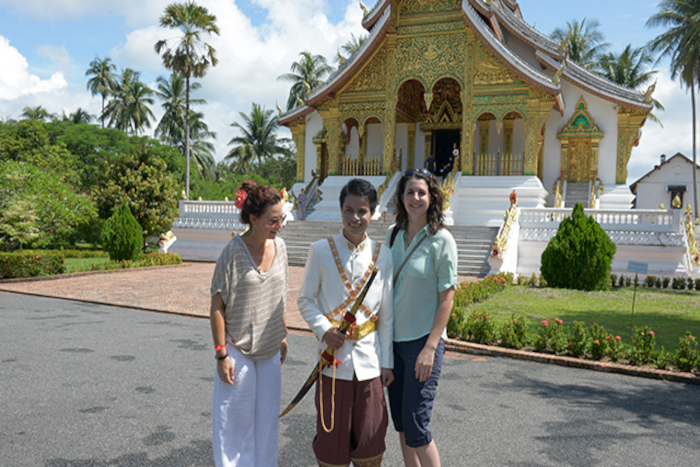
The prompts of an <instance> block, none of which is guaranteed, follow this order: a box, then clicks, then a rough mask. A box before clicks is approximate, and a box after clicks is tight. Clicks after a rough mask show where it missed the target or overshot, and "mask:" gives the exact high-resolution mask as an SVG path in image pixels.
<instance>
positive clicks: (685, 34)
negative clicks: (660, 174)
mask: <svg viewBox="0 0 700 467" xmlns="http://www.w3.org/2000/svg"><path fill="white" fill-rule="evenodd" d="M659 10H660V11H659V12H658V13H656V14H655V15H653V16H651V18H649V19H648V20H647V26H648V27H656V26H664V27H667V28H668V30H667V31H666V32H664V33H662V34H661V35H659V36H658V37H656V38H655V39H654V40H652V41H651V42H650V43H649V49H650V50H652V51H653V52H661V55H660V57H659V60H660V59H661V58H663V57H671V77H672V78H673V79H675V78H676V77H677V76H680V78H681V86H686V87H688V88H689V89H690V103H691V109H692V112H693V116H692V119H693V168H694V170H693V193H694V199H693V201H694V203H695V204H694V209H695V212H694V214H695V217H696V218H697V217H698V180H697V121H696V109H695V86H696V85H700V0H663V1H661V2H660V3H659Z"/></svg>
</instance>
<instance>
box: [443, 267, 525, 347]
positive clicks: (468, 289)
mask: <svg viewBox="0 0 700 467" xmlns="http://www.w3.org/2000/svg"><path fill="white" fill-rule="evenodd" d="M512 283H513V274H512V273H499V274H494V275H492V276H489V277H487V278H486V279H484V280H481V281H478V282H462V283H461V284H459V285H458V286H457V290H456V291H455V299H454V304H453V305H452V313H451V315H450V320H449V321H448V323H447V334H448V335H451V336H462V335H463V334H464V332H463V331H464V326H465V324H466V323H465V316H464V309H465V308H466V307H467V306H469V305H471V304H474V303H479V302H483V301H484V300H486V299H487V298H489V297H490V296H492V295H493V294H495V293H498V292H500V291H501V290H505V289H506V287H508V286H509V285H511V284H512Z"/></svg>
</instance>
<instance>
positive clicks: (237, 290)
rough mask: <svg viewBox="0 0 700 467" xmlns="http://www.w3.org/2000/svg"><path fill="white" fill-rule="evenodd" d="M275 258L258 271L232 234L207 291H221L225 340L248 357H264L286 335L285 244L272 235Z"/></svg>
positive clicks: (246, 248) (213, 292) (256, 358)
mask: <svg viewBox="0 0 700 467" xmlns="http://www.w3.org/2000/svg"><path fill="white" fill-rule="evenodd" d="M275 249H276V252H275V258H274V259H273V260H272V266H271V267H270V270H269V271H267V272H260V271H259V270H258V268H257V266H256V265H255V263H254V262H253V258H252V257H251V256H250V252H249V251H248V247H246V245H245V243H244V242H243V239H242V238H240V237H239V236H235V237H233V238H232V239H231V241H230V242H229V243H228V244H227V245H226V247H224V251H222V252H221V255H220V256H219V259H218V260H217V261H216V268H215V269H214V277H213V278H212V280H211V295H212V296H214V295H216V294H217V293H218V292H221V297H222V298H223V299H224V303H226V310H225V320H226V340H227V342H228V343H229V344H231V345H233V346H234V347H236V349H238V350H239V351H240V352H241V353H242V354H243V355H246V356H247V357H249V358H250V359H251V360H265V359H267V358H270V357H272V356H274V355H275V354H276V353H277V352H278V351H279V350H280V344H281V343H282V340H283V339H284V338H285V336H286V335H287V330H286V328H285V326H284V310H285V303H286V299H287V297H286V294H287V248H286V246H285V244H284V240H282V239H281V238H280V237H277V238H276V239H275Z"/></svg>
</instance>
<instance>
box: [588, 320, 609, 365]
mask: <svg viewBox="0 0 700 467" xmlns="http://www.w3.org/2000/svg"><path fill="white" fill-rule="evenodd" d="M588 336H589V338H590V342H591V356H592V357H593V358H594V359H595V360H601V359H602V358H603V357H604V356H605V355H606V354H607V352H608V340H607V339H606V337H608V331H606V330H605V328H604V327H603V326H601V325H599V324H598V323H593V326H591V327H590V328H588Z"/></svg>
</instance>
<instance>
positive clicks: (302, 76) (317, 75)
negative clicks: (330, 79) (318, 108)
mask: <svg viewBox="0 0 700 467" xmlns="http://www.w3.org/2000/svg"><path fill="white" fill-rule="evenodd" d="M300 56H301V59H300V60H299V61H298V62H294V63H292V66H291V71H292V72H291V73H285V74H283V75H281V76H279V77H278V78H277V79H278V80H283V81H291V82H292V83H293V84H292V87H291V89H290V90H289V99H287V110H291V109H293V108H294V107H296V106H297V105H298V99H301V100H304V98H305V97H306V96H307V95H308V94H309V92H311V91H313V90H314V89H316V88H317V87H319V86H320V85H321V84H323V80H324V78H325V77H326V76H327V75H328V74H330V73H331V72H332V71H333V67H331V66H330V65H328V62H327V61H326V58H325V57H324V56H323V55H312V54H311V53H310V52H302V53H301V54H300Z"/></svg>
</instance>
